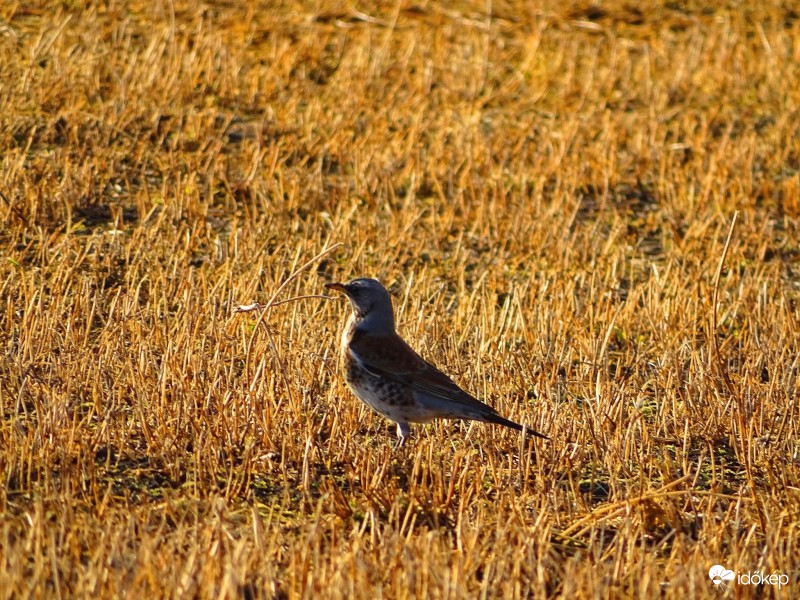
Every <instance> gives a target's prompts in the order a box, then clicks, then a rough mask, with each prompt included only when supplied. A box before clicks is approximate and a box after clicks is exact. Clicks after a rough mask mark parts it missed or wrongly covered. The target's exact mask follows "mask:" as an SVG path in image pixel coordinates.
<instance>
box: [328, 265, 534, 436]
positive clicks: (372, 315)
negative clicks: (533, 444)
mask: <svg viewBox="0 0 800 600" xmlns="http://www.w3.org/2000/svg"><path fill="white" fill-rule="evenodd" d="M325 287H326V288H328V289H331V290H337V291H339V292H342V293H344V294H345V295H346V296H347V298H348V300H350V304H351V305H352V308H353V314H352V315H351V316H350V319H349V321H348V322H347V325H346V326H345V329H344V331H343V332H342V340H341V348H340V350H341V354H342V361H343V362H344V369H345V379H346V381H347V385H348V386H349V387H350V389H351V390H352V392H353V393H354V394H355V395H356V396H357V397H358V398H359V400H361V401H362V402H364V403H365V404H366V405H367V406H369V407H370V408H372V409H373V410H374V411H376V412H378V413H380V414H382V415H383V416H384V417H386V418H388V419H391V420H392V421H394V422H395V423H397V437H398V440H397V447H398V448H399V447H400V446H402V445H403V442H404V441H405V439H406V437H408V436H409V435H410V433H411V427H410V426H409V423H427V422H428V421H431V420H433V419H467V420H474V421H483V422H484V423H497V424H499V425H505V426H506V427H511V428H512V429H516V430H517V431H522V425H519V424H518V423H514V422H513V421H509V420H508V419H506V418H504V417H501V416H500V415H499V414H498V413H497V411H496V410H495V409H493V408H492V407H491V406H488V405H486V404H484V403H483V402H481V401H480V400H478V399H477V398H474V397H473V396H471V395H470V394H468V393H467V392H465V391H464V390H462V389H461V388H460V387H458V386H457V385H456V384H455V383H454V382H453V380H452V379H450V378H449V377H448V376H447V375H445V374H444V373H442V372H441V371H440V370H439V369H437V368H436V367H434V366H433V365H432V364H430V363H429V362H427V361H426V360H425V359H423V358H422V357H421V356H420V355H419V354H417V353H416V352H414V350H412V348H411V346H409V345H408V344H407V343H406V342H405V341H403V339H402V338H401V337H400V336H399V335H397V332H396V331H395V329H394V314H393V312H392V299H391V297H390V296H389V292H387V291H386V288H385V287H383V285H381V283H380V282H379V281H377V280H376V279H354V280H352V281H350V282H348V283H327V284H325ZM527 431H528V433H531V434H533V435H535V436H537V437H540V438H543V439H549V438H548V437H547V436H546V435H542V434H541V433H538V432H536V431H533V430H532V429H527Z"/></svg>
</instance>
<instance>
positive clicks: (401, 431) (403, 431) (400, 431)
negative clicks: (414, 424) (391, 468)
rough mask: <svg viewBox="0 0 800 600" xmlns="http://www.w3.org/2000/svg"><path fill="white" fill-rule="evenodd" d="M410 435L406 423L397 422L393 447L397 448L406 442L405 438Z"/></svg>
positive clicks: (409, 428) (409, 429)
mask: <svg viewBox="0 0 800 600" xmlns="http://www.w3.org/2000/svg"><path fill="white" fill-rule="evenodd" d="M410 436H411V427H410V426H409V424H408V423H398V424H397V444H395V446H394V449H395V450H398V449H400V448H402V447H403V444H404V443H405V442H406V438H407V437H410Z"/></svg>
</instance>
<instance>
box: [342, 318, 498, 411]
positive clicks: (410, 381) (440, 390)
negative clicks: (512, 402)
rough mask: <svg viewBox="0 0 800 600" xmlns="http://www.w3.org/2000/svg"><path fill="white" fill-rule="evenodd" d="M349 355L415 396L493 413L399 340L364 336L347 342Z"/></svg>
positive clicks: (356, 336) (488, 407) (390, 336)
mask: <svg viewBox="0 0 800 600" xmlns="http://www.w3.org/2000/svg"><path fill="white" fill-rule="evenodd" d="M348 350H349V352H350V355H351V356H352V357H353V358H354V359H355V360H356V361H358V363H360V364H361V366H362V367H364V368H365V369H366V370H367V371H369V372H370V373H372V374H373V375H375V376H377V377H387V378H389V379H392V380H394V381H398V382H400V383H403V384H405V385H408V386H410V387H411V388H412V389H414V390H415V391H417V392H422V393H425V394H428V395H430V396H434V397H437V398H441V399H443V400H448V401H451V402H457V403H459V404H463V405H464V406H468V407H470V408H473V409H479V410H483V411H488V412H489V413H492V414H494V413H496V411H495V410H494V409H493V408H492V407H491V406H489V405H487V404H484V403H483V402H481V401H480V400H478V399H477V398H474V397H472V396H471V395H470V394H468V393H467V392H465V391H464V390H462V389H461V388H460V387H459V386H458V385H457V384H456V383H455V382H454V381H453V380H452V379H450V378H449V377H448V376H447V375H445V374H444V373H442V372H441V371H440V370H439V369H437V368H436V367H434V366H433V365H432V364H430V363H429V362H427V361H426V360H425V359H423V358H422V357H421V356H420V355H419V354H417V353H416V352H415V351H414V349H413V348H411V346H409V345H408V344H407V343H406V342H405V341H404V340H403V339H402V338H401V337H400V336H398V335H397V334H394V335H383V336H377V335H365V334H360V335H359V333H358V332H357V333H356V334H354V335H353V337H352V339H351V340H350V345H349V348H348Z"/></svg>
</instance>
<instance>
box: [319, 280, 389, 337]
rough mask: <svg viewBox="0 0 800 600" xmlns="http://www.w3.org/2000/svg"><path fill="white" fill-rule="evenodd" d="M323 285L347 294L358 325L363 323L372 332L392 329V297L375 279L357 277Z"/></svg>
mask: <svg viewBox="0 0 800 600" xmlns="http://www.w3.org/2000/svg"><path fill="white" fill-rule="evenodd" d="M325 287H326V288H328V289H329V290H336V291H337V292H342V293H343V294H344V295H345V296H347V299H348V300H350V304H351V305H352V307H353V312H354V313H355V315H356V318H357V319H358V321H359V325H361V324H363V326H365V327H369V329H370V330H372V331H373V332H380V331H385V332H387V333H389V332H393V331H394V315H393V314H392V298H391V296H389V292H387V291H386V288H385V287H383V285H382V284H381V282H380V281H378V280H377V279H367V278H359V279H353V280H352V281H348V282H347V283H326V284H325Z"/></svg>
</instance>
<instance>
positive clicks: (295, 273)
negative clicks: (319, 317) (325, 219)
mask: <svg viewBox="0 0 800 600" xmlns="http://www.w3.org/2000/svg"><path fill="white" fill-rule="evenodd" d="M341 246H342V244H341V243H336V244H334V245H333V246H330V247H329V248H325V249H324V250H322V251H321V252H319V253H318V254H317V255H316V256H314V257H313V258H312V259H310V260H308V261H307V262H306V263H304V264H303V265H301V266H300V267H299V268H297V269H295V270H294V271H293V272H292V273H291V274H290V275H289V277H287V278H286V280H285V281H284V282H283V283H282V284H281V285H280V286H279V287H278V289H277V290H275V293H273V294H272V297H271V298H270V299H269V301H268V302H267V303H266V304H258V303H253V304H249V305H245V306H239V307H237V309H236V310H235V312H251V311H253V310H258V309H260V310H261V313H260V315H259V317H258V321H256V324H255V327H253V333H252V334H251V336H250V339H249V340H248V342H247V352H246V359H245V373H246V374H247V380H248V381H250V356H251V354H252V349H253V340H254V339H255V337H256V331H257V330H258V326H259V325H261V324H262V323H263V324H264V330H265V332H266V334H267V339H268V341H269V345H270V347H271V348H272V351H273V353H274V354H275V358H276V359H277V361H278V365H279V366H280V373H281V379H282V380H283V383H284V385H285V386H286V393H287V394H288V396H289V400H290V401H291V402H294V394H293V392H292V386H291V384H290V383H289V377H288V375H287V373H286V365H285V363H284V362H283V357H282V356H281V355H280V352H278V347H277V345H276V344H275V341H274V340H273V338H272V333H271V332H270V331H269V327H267V326H266V322H265V318H266V315H267V313H268V312H269V311H270V309H272V308H274V307H275V306H280V305H281V304H286V303H288V302H293V301H296V300H302V299H305V298H326V299H328V300H330V299H331V298H330V297H329V296H321V295H315V294H314V295H307V296H296V297H294V298H288V299H286V300H282V301H278V297H279V296H280V295H281V293H282V292H283V290H285V289H286V287H287V286H288V285H289V284H290V283H292V281H294V280H295V279H296V278H297V277H298V276H299V275H300V273H302V272H303V271H305V270H306V269H308V268H309V267H311V265H313V264H314V263H316V262H317V261H319V260H321V259H322V258H324V257H325V256H327V255H328V254H331V253H332V252H334V251H335V250H337V249H339V248H340V247H341ZM251 386H252V382H251Z"/></svg>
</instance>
